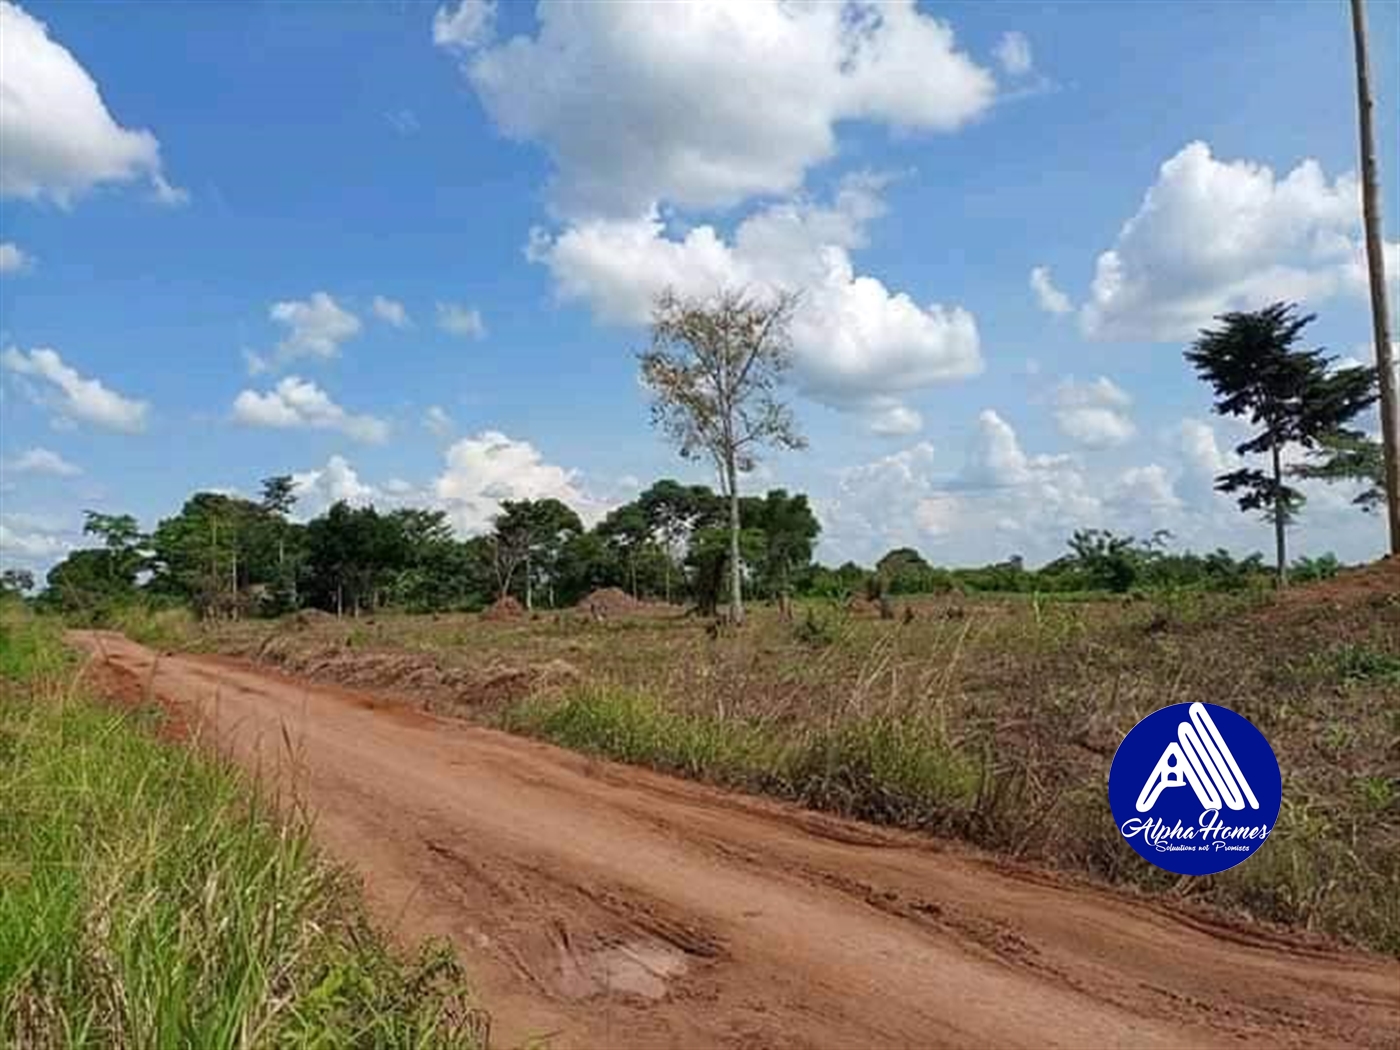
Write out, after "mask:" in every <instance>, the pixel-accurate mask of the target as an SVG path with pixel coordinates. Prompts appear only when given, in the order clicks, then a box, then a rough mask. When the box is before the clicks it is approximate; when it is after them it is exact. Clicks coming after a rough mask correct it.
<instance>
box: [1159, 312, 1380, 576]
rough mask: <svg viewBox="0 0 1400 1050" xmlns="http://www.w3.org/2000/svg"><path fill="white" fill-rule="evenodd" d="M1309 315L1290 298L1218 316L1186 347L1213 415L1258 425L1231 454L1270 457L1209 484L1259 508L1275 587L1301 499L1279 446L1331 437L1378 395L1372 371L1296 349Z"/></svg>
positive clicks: (1311, 444)
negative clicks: (1269, 533) (1268, 531)
mask: <svg viewBox="0 0 1400 1050" xmlns="http://www.w3.org/2000/svg"><path fill="white" fill-rule="evenodd" d="M1315 316H1316V315H1314V314H1299V313H1298V308H1297V306H1296V304H1293V303H1274V304H1272V305H1270V306H1266V307H1264V308H1263V309H1262V310H1255V311H1253V312H1235V313H1227V314H1223V315H1222V316H1220V317H1219V318H1217V320H1218V321H1219V322H1220V324H1219V327H1216V328H1208V329H1205V330H1203V331H1202V332H1201V334H1200V336H1199V337H1198V338H1197V339H1196V341H1195V343H1193V344H1192V346H1191V348H1190V349H1188V350H1187V351H1186V359H1187V360H1188V361H1190V362H1191V364H1192V365H1194V366H1195V368H1196V372H1197V374H1199V375H1200V377H1201V378H1202V379H1203V380H1205V381H1206V382H1207V383H1209V384H1210V385H1211V387H1212V388H1213V389H1214V390H1215V410H1216V412H1218V413H1219V414H1220V415H1222V416H1235V417H1238V418H1242V419H1246V420H1248V422H1249V423H1250V424H1251V425H1252V426H1254V427H1255V428H1257V432H1256V433H1255V434H1254V435H1253V436H1252V437H1250V438H1249V439H1248V440H1246V441H1242V442H1241V443H1240V444H1239V445H1237V446H1236V448H1235V451H1236V452H1237V453H1239V454H1240V455H1241V456H1252V455H1267V456H1268V457H1269V460H1268V462H1269V469H1268V470H1261V469H1259V468H1257V467H1249V466H1245V467H1240V468H1238V469H1236V470H1232V471H1228V472H1226V473H1224V474H1221V475H1219V476H1218V477H1217V478H1216V479H1215V487H1216V489H1217V490H1218V491H1220V492H1228V493H1231V494H1234V495H1236V498H1237V501H1238V503H1239V505H1240V509H1241V510H1245V511H1251V510H1262V511H1263V512H1264V516H1265V519H1266V520H1268V521H1270V522H1272V524H1273V526H1274V547H1275V569H1276V572H1277V575H1278V582H1279V585H1280V586H1283V585H1284V584H1286V583H1287V580H1288V561H1287V553H1286V546H1287V541H1286V538H1285V534H1286V531H1287V528H1288V524H1289V523H1290V522H1291V521H1292V520H1293V519H1294V518H1295V517H1296V516H1297V513H1298V511H1299V509H1300V508H1301V507H1302V505H1303V500H1304V497H1303V493H1302V492H1300V491H1299V490H1298V489H1296V488H1294V487H1293V486H1291V485H1288V484H1287V483H1285V481H1284V480H1283V479H1284V476H1285V472H1284V467H1283V453H1284V449H1285V448H1286V447H1288V446H1289V445H1297V446H1301V447H1302V448H1304V449H1306V450H1311V449H1314V448H1316V447H1318V446H1319V444H1320V443H1322V442H1323V441H1325V440H1329V439H1333V438H1335V437H1336V435H1338V434H1339V433H1343V432H1345V431H1346V425H1347V424H1348V423H1349V422H1350V421H1351V420H1352V419H1353V418H1355V417H1356V415H1357V414H1358V413H1360V412H1361V411H1362V410H1364V409H1365V408H1367V407H1368V406H1370V405H1371V404H1372V403H1373V402H1374V401H1375V400H1376V396H1377V392H1376V373H1375V370H1374V369H1372V368H1365V367H1357V368H1342V369H1333V368H1332V367H1331V366H1332V363H1333V360H1334V359H1333V358H1330V357H1328V356H1327V355H1326V354H1325V353H1323V352H1322V351H1321V350H1308V349H1304V348H1301V347H1300V346H1299V342H1300V341H1301V339H1302V333H1303V329H1304V328H1306V327H1307V326H1308V325H1309V324H1311V323H1312V322H1313V320H1314V319H1315Z"/></svg>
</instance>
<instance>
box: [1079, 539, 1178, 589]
mask: <svg viewBox="0 0 1400 1050" xmlns="http://www.w3.org/2000/svg"><path fill="white" fill-rule="evenodd" d="M1169 539H1171V533H1169V532H1167V531H1166V530H1165V529H1159V530H1158V531H1157V532H1155V533H1153V534H1152V537H1151V538H1150V539H1148V540H1145V541H1142V542H1139V541H1138V540H1137V539H1136V538H1135V537H1133V536H1115V535H1114V534H1113V533H1112V532H1109V531H1108V530H1106V529H1079V530H1077V531H1076V532H1075V533H1074V535H1073V536H1071V537H1070V539H1069V549H1070V553H1071V554H1072V556H1073V558H1072V560H1073V563H1074V567H1075V568H1078V569H1079V570H1081V571H1082V572H1083V573H1084V575H1085V576H1086V577H1087V579H1088V582H1089V584H1090V585H1091V586H1093V587H1099V588H1103V589H1104V590H1109V591H1113V592H1114V593H1115V594H1126V593H1127V592H1128V591H1129V590H1131V589H1132V587H1133V585H1134V584H1135V583H1137V582H1138V581H1139V580H1140V579H1141V578H1142V576H1143V574H1144V572H1145V570H1146V569H1147V568H1148V567H1149V566H1150V565H1151V564H1152V563H1153V562H1154V561H1156V560H1157V558H1158V557H1160V555H1161V552H1162V548H1163V547H1164V546H1165V545H1166V543H1167V541H1168V540H1169Z"/></svg>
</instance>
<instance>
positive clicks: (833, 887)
mask: <svg viewBox="0 0 1400 1050" xmlns="http://www.w3.org/2000/svg"><path fill="white" fill-rule="evenodd" d="M73 637H74V640H75V641H76V642H78V643H79V644H81V645H83V646H84V647H86V648H87V649H89V650H90V651H91V652H93V654H94V656H95V658H96V659H97V660H99V661H102V662H105V663H106V664H107V665H108V667H109V668H110V669H111V672H114V673H116V674H119V675H122V676H124V677H125V679H126V680H127V682H128V686H129V688H131V689H133V690H135V689H141V690H147V689H149V690H152V691H153V692H154V693H155V694H156V695H157V696H158V697H159V698H160V699H162V700H163V701H165V702H167V703H171V704H175V705H179V707H180V708H181V709H182V710H183V711H184V712H185V716H186V718H187V720H189V721H190V722H191V723H192V724H196V725H198V726H200V727H201V728H202V730H203V731H204V732H205V733H206V736H205V739H206V740H208V741H212V742H213V743H214V744H215V745H216V746H218V747H219V748H220V749H221V750H223V751H225V752H227V753H228V754H229V755H231V756H232V757H233V758H234V759H235V760H236V761H237V762H239V763H240V764H242V765H243V766H244V767H246V768H248V769H249V770H252V771H254V772H255V773H257V774H258V775H260V776H262V777H264V778H266V779H267V780H268V781H269V782H270V783H273V784H276V785H278V786H279V787H280V788H282V789H284V790H285V789H287V788H288V787H291V788H292V789H293V790H295V792H296V794H297V796H298V797H299V799H300V800H301V801H303V802H304V803H306V804H307V805H308V806H309V807H310V809H311V811H312V812H313V813H314V815H315V818H316V834H317V837H318V839H319V840H320V842H321V844H322V846H323V847H324V848H325V849H326V850H327V851H328V852H329V853H330V854H331V855H333V856H334V857H335V858H337V859H338V860H340V861H341V862H343V863H345V864H347V865H348V866H350V867H351V868H352V869H354V870H355V871H356V872H357V873H358V874H359V875H360V876H361V877H362V879H363V881H364V885H365V890H366V895H367V897H368V899H369V901H370V904H371V907H372V909H373V911H374V912H375V914H376V915H377V917H378V918H379V919H380V920H381V921H382V922H384V923H385V924H387V925H388V926H389V927H390V928H391V929H392V930H394V931H395V932H397V933H398V934H400V935H401V936H403V937H405V938H406V939H409V940H412V939H416V938H419V937H423V936H428V935H432V936H441V937H447V938H450V939H451V940H452V941H453V942H454V943H455V945H456V946H457V948H458V950H459V952H460V954H461V956H462V958H463V961H464V962H465V964H466V965H467V967H468V969H469V971H470V974H471V978H472V981H473V984H474V986H475V987H476V989H477V990H478V992H479V993H480V996H481V998H482V1001H483V1003H484V1005H485V1006H486V1007H487V1008H488V1009H489V1010H490V1011H491V1013H492V1014H493V1016H494V1027H495V1038H494V1040H493V1045H495V1046H498V1047H510V1046H516V1045H519V1044H522V1043H525V1042H527V1041H528V1040H530V1039H532V1038H533V1039H543V1040H546V1041H547V1045H548V1046H550V1047H554V1048H559V1050H565V1048H575V1050H603V1048H609V1050H611V1048H619V1050H621V1048H633V1047H648V1048H650V1047H656V1048H668V1050H695V1048H701V1047H721V1048H734V1047H765V1048H767V1047H779V1048H781V1047H793V1048H796V1047H821V1048H828V1047H829V1048H833V1050H835V1048H843V1050H844V1048H851V1050H869V1048H875V1047H918V1048H925V1047H927V1048H933V1047H952V1046H958V1047H962V1046H988V1047H1117V1046H1124V1047H1127V1046H1132V1047H1138V1046H1141V1047H1183V1046H1193V1047H1194V1046H1221V1045H1229V1046H1240V1045H1246V1046H1248V1045H1268V1046H1338V1045H1346V1046H1400V964H1397V963H1396V962H1395V961H1394V960H1389V959H1383V958H1379V957H1375V956H1370V955H1366V954H1362V953H1352V952H1343V951H1332V950H1328V949H1320V948H1317V947H1315V946H1310V945H1308V944H1306V943H1304V942H1302V941H1298V940H1294V939H1292V938H1288V937H1283V936H1277V935H1273V934H1270V933H1266V932H1260V931H1258V930H1251V929H1246V928H1241V927H1236V926H1226V925H1216V924H1214V923H1210V922H1206V921H1203V920H1200V919H1196V918H1192V917H1189V916H1182V915H1178V914H1175V913H1173V912H1169V911H1167V910H1164V909H1162V908H1159V907H1156V906H1153V905H1151V904H1149V903H1146V902H1142V901H1137V900H1135V899H1133V898H1132V897H1131V896H1128V895H1126V894H1120V893H1117V892H1114V891H1111V890H1108V889H1100V888H1097V887H1086V886H1084V885H1078V884H1071V883H1069V882H1067V881H1064V880H1055V879H1052V878H1050V877H1048V876H1039V875H1036V874H1034V873H1032V872H1026V871H1020V870H1013V869H1009V868H1008V867H1007V866H1006V865H1004V864H998V863H997V862H995V861H994V860H992V859H988V858H984V857H981V856H980V855H977V854H974V853H972V852H971V851H968V850H964V849H961V848H958V847H954V846H949V845H946V844H940V843H938V842H935V841H932V840H928V839H924V838H921V837H917V836H913V835H905V834H899V833H894V832H888V831H883V830H880V829H874V828H870V827H866V826H864V825H859V824H855V823H851V822H846V821H841V820H836V819H834V818H829V817H824V816H820V815H817V814H813V813H810V812H806V811H803V810H799V809H797V808H795V807H790V806H786V805H782V804H778V803H772V802H768V801H764V800H757V799H751V798H746V797H740V796H734V795H730V794H727V793H724V792H721V791H718V790H715V789H712V788H709V787H706V786H703V785H699V784H693V783H690V782H687V781H682V780H676V779H672V778H668V777H663V776H659V775H656V774H652V773H649V772H646V771H642V770H637V769H633V768H630V767H625V766H619V765H615V764H612V763H607V762H601V761H597V760H593V759H590V758H587V757H584V756H580V755H577V754H574V753H571V752H568V751H563V750H560V749H557V748H554V747H550V746H548V745H545V744H542V743H538V742H534V741H530V740H525V739H521V738H518V737H513V736H510V735H507V734H503V733H499V732H495V731H492V730H488V729H483V728H479V727H475V726H471V725H467V724H463V723H461V722H456V721H452V720H448V719H442V718H437V717H434V716H431V715H428V714H424V713H421V712H418V711H415V710H411V709H408V708H406V707H403V706H401V705H398V704H395V703H393V702H391V701H388V700H384V699H381V698H376V697H374V696H372V695H368V694H364V693H355V692H350V691H346V690H341V689H336V688H331V687H326V686H322V685H311V684H308V683H304V682H299V681H295V680H292V679H289V678H286V677H284V676H281V675H277V674H274V673H270V672H267V671H265V670H262V669H260V668H256V667H253V666H250V665H247V664H242V663H239V662H235V661H231V660H227V659H222V658H215V657H195V656H184V655H180V656H175V655H164V656H158V655H157V654H156V653H154V652H152V651H151V650H149V649H146V648H143V647H142V646H140V645H137V644H135V643H134V642H131V641H129V640H127V639H125V638H123V637H122V636H120V635H116V634H112V633H107V632H75V634H74V636H73Z"/></svg>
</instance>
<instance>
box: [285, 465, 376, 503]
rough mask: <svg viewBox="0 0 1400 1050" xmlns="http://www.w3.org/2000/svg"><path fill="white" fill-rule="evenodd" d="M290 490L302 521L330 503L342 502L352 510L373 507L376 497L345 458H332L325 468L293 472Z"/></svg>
mask: <svg viewBox="0 0 1400 1050" xmlns="http://www.w3.org/2000/svg"><path fill="white" fill-rule="evenodd" d="M292 488H293V490H294V491H295V493H296V497H297V502H296V510H297V513H298V514H299V515H301V516H302V517H315V516H316V515H317V514H320V513H321V512H322V511H324V510H325V509H326V508H327V507H329V506H330V505H331V504H332V503H339V502H340V501H342V500H344V501H345V502H346V503H349V504H352V505H354V506H363V505H365V504H368V503H372V502H374V500H375V497H376V496H377V495H378V493H377V492H376V491H375V489H374V487H373V486H372V485H368V484H366V483H364V482H363V481H361V480H360V475H359V474H358V473H356V471H355V468H354V467H352V466H351V465H350V463H349V462H348V461H347V460H346V459H345V457H344V456H339V455H336V456H331V457H330V459H328V460H326V465H325V466H324V467H315V468H312V469H311V470H302V471H294V472H293V473H292Z"/></svg>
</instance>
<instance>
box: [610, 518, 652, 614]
mask: <svg viewBox="0 0 1400 1050" xmlns="http://www.w3.org/2000/svg"><path fill="white" fill-rule="evenodd" d="M597 533H598V536H599V538H601V539H602V540H604V541H605V542H606V543H607V544H608V546H609V547H611V548H612V549H613V550H614V551H615V552H616V553H617V554H618V556H619V557H620V558H621V560H622V562H623V564H625V565H626V567H627V580H628V590H629V591H630V592H631V594H632V597H633V598H636V597H638V595H637V560H638V558H639V556H640V555H641V553H642V551H643V549H644V548H645V547H646V546H647V545H648V544H649V543H651V524H650V522H648V521H647V516H646V511H644V510H643V509H642V507H641V505H640V504H638V503H624V504H623V505H622V506H620V507H617V508H615V509H614V510H612V511H610V512H609V513H608V516H607V517H606V518H604V519H603V520H602V521H601V522H599V524H598V528H597Z"/></svg>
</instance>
